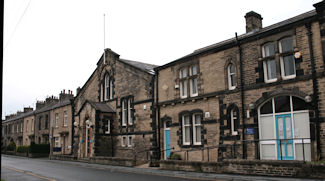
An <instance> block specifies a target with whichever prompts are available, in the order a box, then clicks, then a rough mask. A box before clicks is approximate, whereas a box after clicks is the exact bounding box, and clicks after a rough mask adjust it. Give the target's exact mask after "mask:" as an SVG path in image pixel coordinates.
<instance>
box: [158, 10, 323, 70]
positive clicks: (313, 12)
mask: <svg viewBox="0 0 325 181" xmlns="http://www.w3.org/2000/svg"><path fill="white" fill-rule="evenodd" d="M316 15H317V13H316V10H311V11H308V12H306V13H303V14H300V15H298V16H295V17H293V18H289V19H286V20H284V21H281V22H279V23H276V24H273V25H270V26H267V27H264V28H262V29H260V30H257V31H252V32H248V33H245V34H242V35H240V36H238V39H239V40H243V39H246V38H249V37H253V36H256V35H260V34H262V33H266V32H268V31H272V30H276V29H277V28H280V27H283V26H287V25H290V24H292V23H296V22H298V21H302V20H304V19H308V18H312V17H315V16H316ZM229 44H234V45H236V37H234V38H230V39H227V40H224V41H221V42H218V43H215V44H212V45H209V46H206V47H203V48H199V49H197V50H195V51H194V52H192V53H190V54H188V55H185V56H183V57H181V58H178V59H176V60H174V61H172V62H169V63H167V64H165V65H162V66H159V67H157V68H156V69H158V70H159V69H161V68H166V67H169V66H171V65H173V64H174V63H176V62H178V61H180V60H183V59H185V58H189V57H192V56H195V55H198V54H201V53H204V52H207V51H209V50H212V49H216V48H221V47H223V46H226V45H229Z"/></svg>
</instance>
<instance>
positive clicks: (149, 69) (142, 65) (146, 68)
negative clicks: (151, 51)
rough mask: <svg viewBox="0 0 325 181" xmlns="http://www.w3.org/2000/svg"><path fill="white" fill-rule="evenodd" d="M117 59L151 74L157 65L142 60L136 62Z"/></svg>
mask: <svg viewBox="0 0 325 181" xmlns="http://www.w3.org/2000/svg"><path fill="white" fill-rule="evenodd" d="M119 61H121V62H124V63H126V64H128V65H131V66H133V67H136V68H138V69H140V70H142V71H145V72H147V73H149V74H152V75H153V74H155V71H154V68H156V67H158V65H153V64H148V63H143V62H138V61H133V60H126V59H119Z"/></svg>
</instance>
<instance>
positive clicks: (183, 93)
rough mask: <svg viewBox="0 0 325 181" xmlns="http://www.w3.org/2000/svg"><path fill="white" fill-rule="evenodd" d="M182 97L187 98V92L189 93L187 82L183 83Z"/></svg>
mask: <svg viewBox="0 0 325 181" xmlns="http://www.w3.org/2000/svg"><path fill="white" fill-rule="evenodd" d="M181 91H182V96H185V95H186V92H187V83H186V81H182V90H181Z"/></svg>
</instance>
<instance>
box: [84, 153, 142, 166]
mask: <svg viewBox="0 0 325 181" xmlns="http://www.w3.org/2000/svg"><path fill="white" fill-rule="evenodd" d="M89 163H97V164H103V165H115V166H128V167H133V166H135V165H136V162H135V161H134V160H133V159H130V158H119V157H101V156H96V157H91V158H90V159H89Z"/></svg>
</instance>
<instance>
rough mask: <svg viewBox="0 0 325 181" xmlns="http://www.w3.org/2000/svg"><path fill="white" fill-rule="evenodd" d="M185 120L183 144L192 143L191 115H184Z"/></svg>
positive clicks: (183, 120)
mask: <svg viewBox="0 0 325 181" xmlns="http://www.w3.org/2000/svg"><path fill="white" fill-rule="evenodd" d="M182 122H183V145H190V144H191V124H190V116H189V115H184V116H182Z"/></svg>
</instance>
